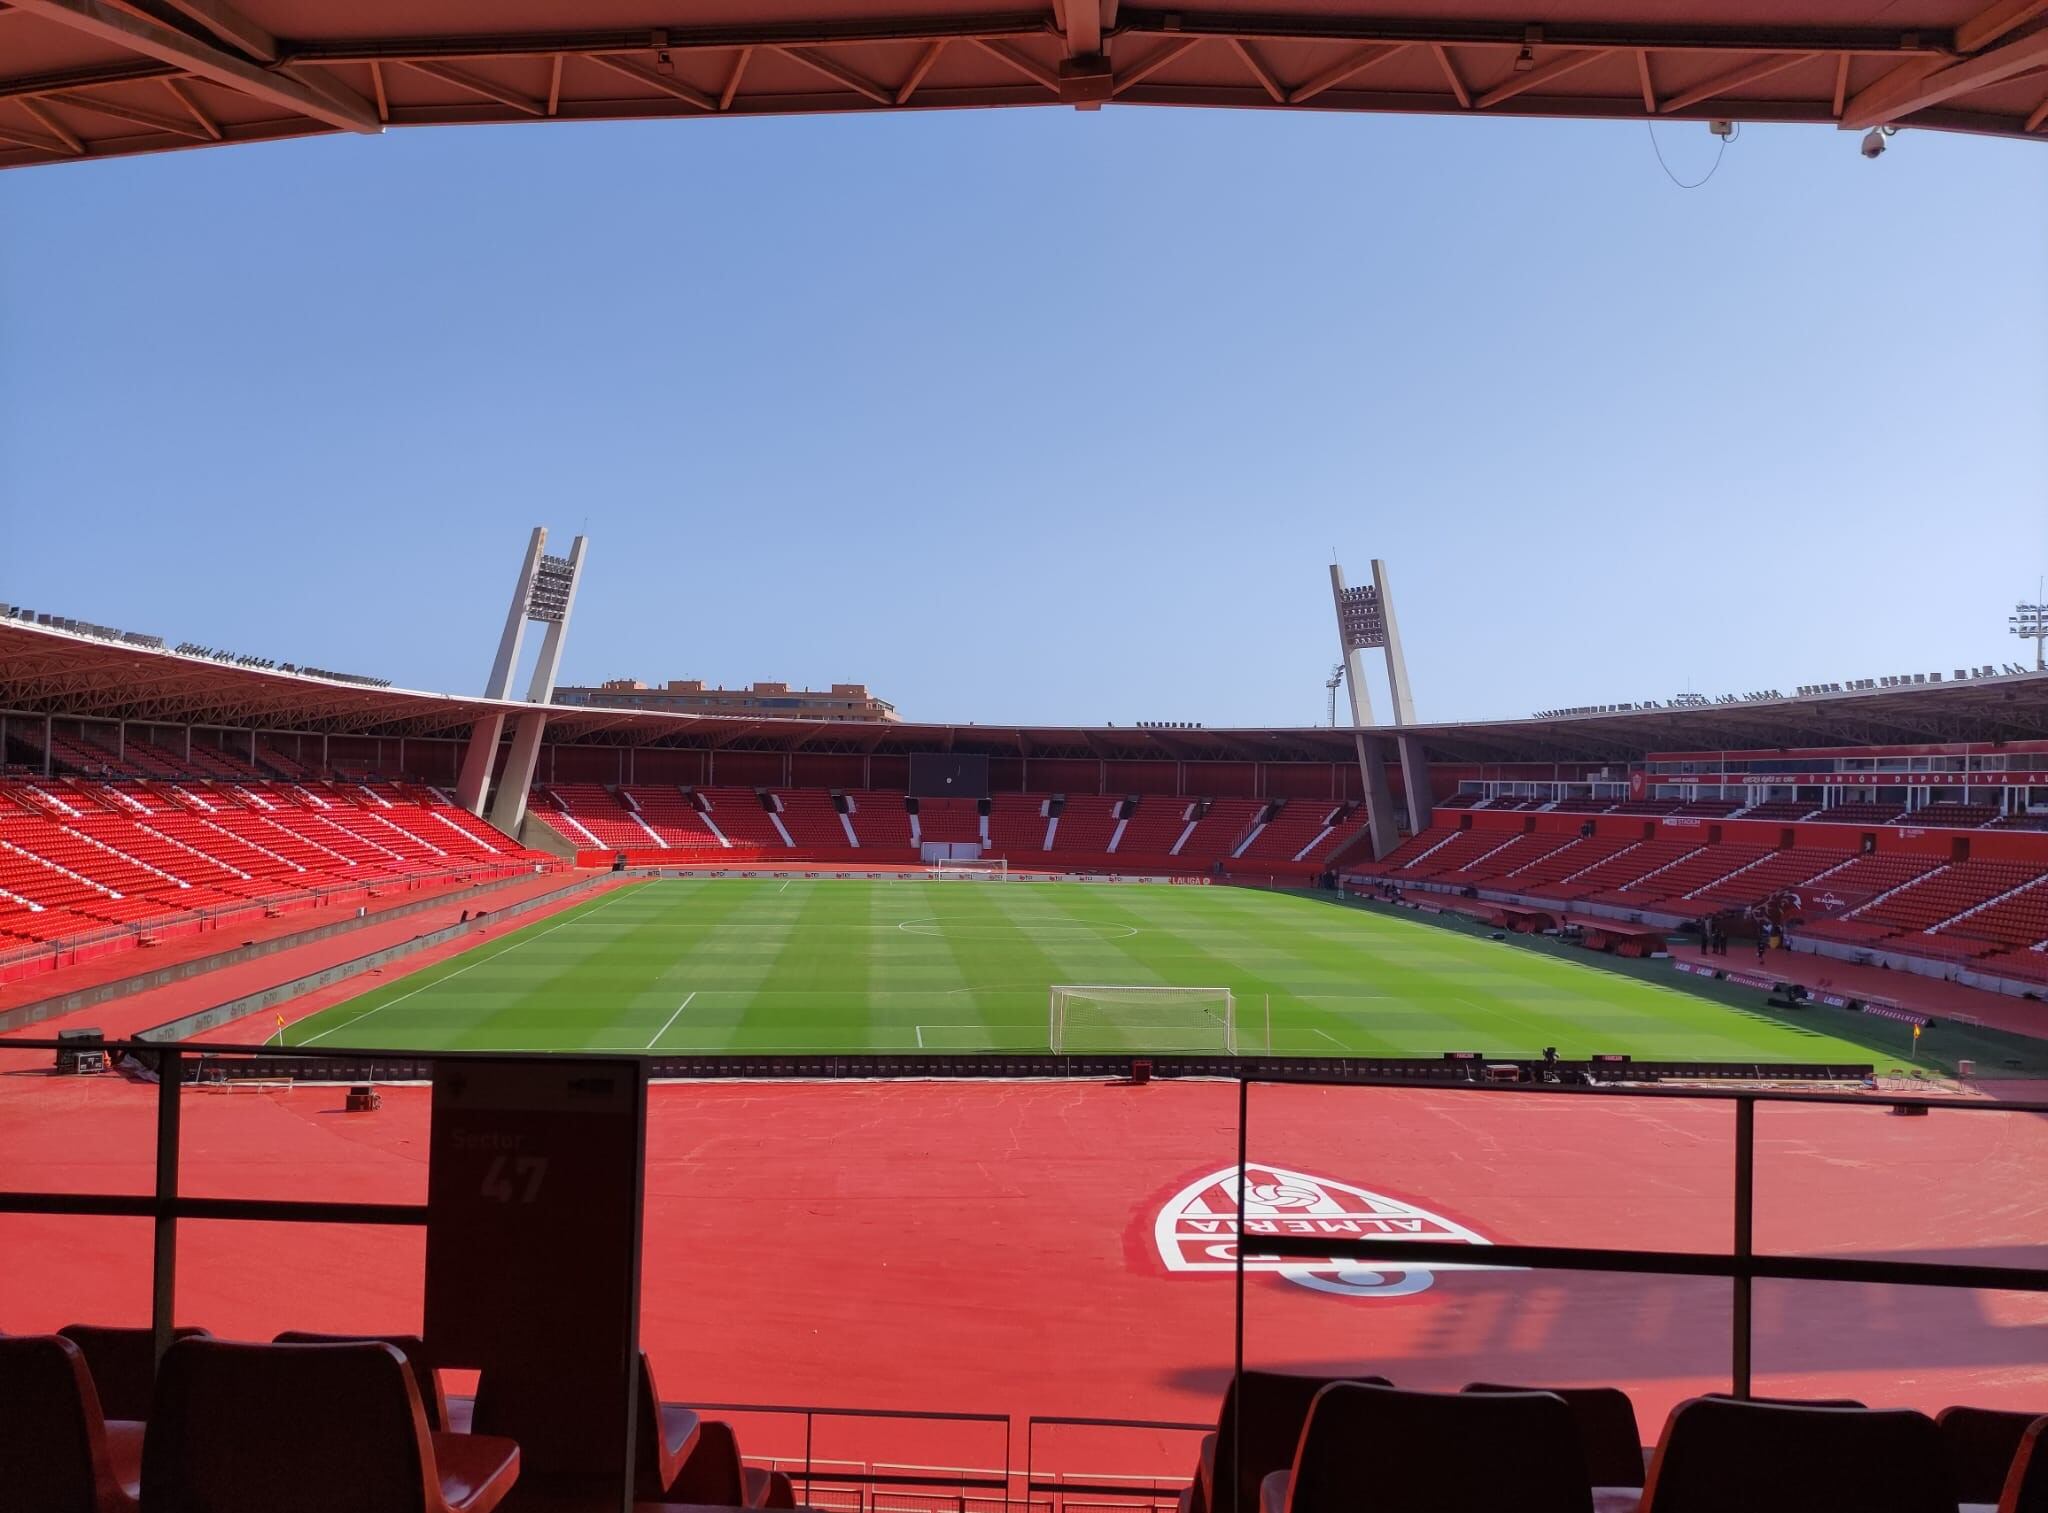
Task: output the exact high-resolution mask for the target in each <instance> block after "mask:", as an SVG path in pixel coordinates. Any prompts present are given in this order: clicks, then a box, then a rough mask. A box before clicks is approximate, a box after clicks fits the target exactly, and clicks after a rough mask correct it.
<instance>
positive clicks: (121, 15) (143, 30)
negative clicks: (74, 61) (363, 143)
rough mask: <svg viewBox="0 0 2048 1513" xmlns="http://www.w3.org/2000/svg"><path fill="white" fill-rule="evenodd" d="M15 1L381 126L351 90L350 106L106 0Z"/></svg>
mask: <svg viewBox="0 0 2048 1513" xmlns="http://www.w3.org/2000/svg"><path fill="white" fill-rule="evenodd" d="M15 3H16V4H17V5H18V6H19V7H20V8H21V9H23V10H28V11H33V12H34V13H35V14H36V15H38V16H41V17H42V18H43V19H45V20H47V21H53V22H55V23H57V24H58V25H60V26H65V27H69V28H70V29H71V30H73V31H76V32H80V33H82V34H84V35H86V36H89V37H93V38H96V39H97V40H99V41H101V42H110V43H112V44H113V45H115V46H116V47H122V48H126V49H128V50H129V51H131V52H138V53H143V54H145V55H147V56H149V57H152V58H155V59H157V60H158V61H160V62H164V63H170V64H174V65H176V66H177V67H180V68H183V69H185V70H186V71H187V72H189V73H193V74H196V75H198V76H199V77H200V78H202V79H210V80H212V81H213V82H214V83H216V84H224V85H226V86H227V87H228V88H229V89H233V90H238V91H240V92H241V93H242V94H245V95H248V96H249V97H250V98H251V99H255V100H261V101H263V102H264V103H265V104H268V105H275V106H277V107H279V108H280V109H284V110H289V111H292V112H293V113H294V114H297V115H301V116H308V117H310V118H312V119H313V120H316V121H324V122H325V123H326V124H327V125H329V126H334V127H338V128H339V129H341V130H343V131H358V132H362V133H364V134H365V135H374V134H375V133H377V132H379V131H381V130H383V127H382V126H381V125H379V123H378V121H377V113H376V112H375V111H374V110H372V109H371V108H370V105H369V102H368V101H367V100H362V99H358V98H356V97H355V96H353V95H349V96H348V97H347V98H348V99H350V100H353V101H354V105H353V106H350V105H347V104H344V103H343V102H342V101H341V100H339V99H336V98H334V97H333V96H332V95H330V94H329V93H328V92H327V91H323V90H315V89H311V88H309V87H307V85H306V84H305V83H304V82H303V81H301V80H299V79H295V78H293V77H291V76H290V75H288V74H282V73H275V72H272V71H271V70H269V69H266V68H261V67H259V66H257V65H256V64H254V63H251V62H249V61H247V60H246V59H244V58H238V57H235V56H234V55H232V54H230V53H225V52H222V51H221V50H220V49H219V48H217V47H211V46H209V45H207V44H206V43H204V42H201V41H200V40H199V39H198V38H196V37H188V36H186V35H185V34H184V33H183V32H178V31H173V30H171V29H170V28H169V27H168V26H158V25H156V24H154V23H152V22H148V21H143V20H141V19H139V18H137V17H135V16H131V15H128V14H127V13H125V12H123V11H119V10H116V9H115V8H114V7H113V6H111V5H108V4H106V3H105V0H15ZM337 92H338V93H343V94H345V93H346V92H345V91H337Z"/></svg>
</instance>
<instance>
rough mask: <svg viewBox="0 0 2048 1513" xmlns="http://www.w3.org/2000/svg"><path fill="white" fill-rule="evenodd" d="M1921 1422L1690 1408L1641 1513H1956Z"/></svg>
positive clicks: (1706, 1403) (1655, 1465)
mask: <svg viewBox="0 0 2048 1513" xmlns="http://www.w3.org/2000/svg"><path fill="white" fill-rule="evenodd" d="M1948 1481H1949V1478H1948V1464H1947V1457H1946V1455H1945V1453H1944V1451H1943V1448H1942V1442H1941V1431H1940V1430H1939V1429H1938V1428H1936V1427H1935V1424H1934V1420H1933V1419H1931V1418H1929V1417H1927V1416H1926V1415H1925V1414H1923V1413H1912V1412H1908V1411H1905V1410H1884V1411H1874V1410H1872V1409H1868V1408H1816V1407H1804V1406H1801V1407H1792V1406H1786V1405H1784V1404H1777V1403H1758V1402H1737V1401H1736V1400H1734V1399H1732V1398H1706V1397H1696V1398H1689V1399H1687V1400H1686V1401H1685V1402H1682V1403H1680V1404H1679V1405H1678V1406H1677V1407H1676V1408H1674V1409H1672V1410H1671V1417H1670V1418H1669V1419H1667V1420H1666V1421H1665V1424H1664V1434H1663V1437H1662V1438H1661V1439H1660V1440H1659V1441H1658V1443H1657V1451H1656V1454H1655V1455H1654V1456H1653V1457H1652V1459H1651V1461H1650V1474H1649V1478H1648V1485H1647V1486H1646V1487H1645V1488H1644V1491H1643V1502H1642V1513H1729V1510H1731V1509H1737V1508H1739V1509H1741V1510H1742V1513H1954V1509H1955V1506H1956V1498H1955V1494H1954V1492H1952V1491H1951V1490H1950V1489H1949V1484H1948Z"/></svg>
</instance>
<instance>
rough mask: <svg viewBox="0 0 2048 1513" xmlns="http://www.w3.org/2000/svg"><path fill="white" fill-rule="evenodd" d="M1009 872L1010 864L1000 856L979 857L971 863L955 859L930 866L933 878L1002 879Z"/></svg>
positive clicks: (964, 859) (958, 858)
mask: <svg viewBox="0 0 2048 1513" xmlns="http://www.w3.org/2000/svg"><path fill="white" fill-rule="evenodd" d="M1009 870H1010V864H1009V863H1008V862H1007V861H1005V860H1004V859H1003V858H1002V857H1000V856H996V857H981V858H976V859H975V860H972V861H970V860H967V859H966V858H964V857H956V858H954V859H953V860H951V861H943V862H933V863H932V864H931V874H932V876H933V877H979V878H991V877H1003V876H1006V875H1007V874H1008V873H1009Z"/></svg>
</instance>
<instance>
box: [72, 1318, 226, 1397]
mask: <svg viewBox="0 0 2048 1513" xmlns="http://www.w3.org/2000/svg"><path fill="white" fill-rule="evenodd" d="M57 1333H59V1334H61V1335H63V1336H64V1338H65V1339H67V1340H69V1341H71V1343H72V1344H74V1345H76V1346H77V1347H78V1348H79V1349H80V1350H82V1351H84V1352H85V1364H86V1367H87V1369H89V1370H90V1371H91V1372H92V1384H93V1388H94V1390H95V1391H97V1392H98V1393H99V1395H100V1412H102V1413H104V1414H105V1415H106V1416H107V1417H108V1418H136V1419H140V1418H148V1417H149V1402H150V1398H151V1397H152V1396H153V1395H154V1393H155V1392H156V1336H155V1335H154V1334H152V1333H151V1332H150V1331H149V1330H148V1329H138V1328H131V1327H128V1326H126V1325H108V1324H66V1325H65V1326H64V1327H63V1328H62V1329H60V1330H58V1331H57ZM171 1337H172V1338H173V1339H176V1340H189V1339H208V1338H211V1336H209V1335H208V1334H207V1332H206V1331H205V1330H204V1329H194V1328H192V1327H191V1326H189V1325H186V1326H184V1327H181V1328H178V1329H174V1330H173V1331H171Z"/></svg>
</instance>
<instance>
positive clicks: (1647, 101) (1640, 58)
mask: <svg viewBox="0 0 2048 1513" xmlns="http://www.w3.org/2000/svg"><path fill="white" fill-rule="evenodd" d="M1843 61H1844V62H1847V61H1848V60H1847V59H1846V58H1845V59H1844V60H1843ZM1636 83H1637V85H1638V86H1640V87H1641V89H1642V91H1643V109H1644V110H1647V111H1648V112H1649V113H1650V114H1651V115H1653V116H1654V115H1655V114H1656V113H1657V83H1656V81H1655V80H1654V79H1652V78H1651V77H1650V55H1649V53H1648V52H1647V51H1646V50H1644V49H1643V48H1640V47H1639V48H1637V49H1636Z"/></svg>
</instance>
